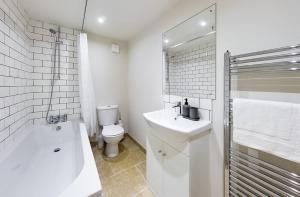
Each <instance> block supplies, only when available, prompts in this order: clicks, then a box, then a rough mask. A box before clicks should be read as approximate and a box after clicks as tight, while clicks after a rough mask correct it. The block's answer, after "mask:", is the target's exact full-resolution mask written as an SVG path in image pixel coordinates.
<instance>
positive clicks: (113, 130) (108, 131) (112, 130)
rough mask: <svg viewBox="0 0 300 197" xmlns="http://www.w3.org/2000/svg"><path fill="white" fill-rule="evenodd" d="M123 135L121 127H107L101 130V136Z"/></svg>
mask: <svg viewBox="0 0 300 197" xmlns="http://www.w3.org/2000/svg"><path fill="white" fill-rule="evenodd" d="M123 133H124V129H123V127H121V126H120V125H108V126H104V127H103V130H102V135H103V136H116V135H121V134H123Z"/></svg>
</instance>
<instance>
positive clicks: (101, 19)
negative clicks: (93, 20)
mask: <svg viewBox="0 0 300 197" xmlns="http://www.w3.org/2000/svg"><path fill="white" fill-rule="evenodd" d="M105 21H106V17H104V16H102V17H99V18H98V23H100V24H103V23H104V22H105Z"/></svg>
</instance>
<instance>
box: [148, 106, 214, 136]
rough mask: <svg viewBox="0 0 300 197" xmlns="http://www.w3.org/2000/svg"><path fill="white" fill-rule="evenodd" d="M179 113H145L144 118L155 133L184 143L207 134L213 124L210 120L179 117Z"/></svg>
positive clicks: (161, 111) (165, 111)
mask: <svg viewBox="0 0 300 197" xmlns="http://www.w3.org/2000/svg"><path fill="white" fill-rule="evenodd" d="M176 117H177V113H175V112H173V111H172V110H164V109H163V110H159V111H153V112H148V113H144V118H145V119H146V121H147V123H148V124H149V126H150V127H152V128H153V130H152V131H153V132H156V134H158V135H164V136H165V137H173V138H176V139H178V140H180V141H184V140H186V139H188V138H190V137H192V136H195V135H198V134H200V133H202V132H206V131H208V130H209V129H210V128H211V122H210V121H208V120H199V121H193V120H188V119H186V118H183V117H182V116H179V117H177V118H176Z"/></svg>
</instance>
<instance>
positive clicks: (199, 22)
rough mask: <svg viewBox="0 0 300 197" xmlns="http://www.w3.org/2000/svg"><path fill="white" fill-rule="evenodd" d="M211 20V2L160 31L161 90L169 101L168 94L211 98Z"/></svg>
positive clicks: (213, 92)
mask: <svg viewBox="0 0 300 197" xmlns="http://www.w3.org/2000/svg"><path fill="white" fill-rule="evenodd" d="M215 20H216V8H215V5H213V6H210V7H209V8H207V9H205V10H203V11H202V12H200V13H198V14H196V15H194V16H193V17H191V18H189V19H187V20H186V21H184V22H182V23H180V24H179V25H177V26H175V27H174V28H172V29H170V30H168V31H167V32H165V33H164V34H163V38H162V45H163V58H164V59H163V67H164V79H163V80H164V81H163V86H164V87H163V93H164V98H168V99H169V102H172V101H170V99H171V97H172V96H175V97H180V98H182V100H183V98H196V99H198V100H199V99H215V97H216V25H215ZM165 101H166V100H165Z"/></svg>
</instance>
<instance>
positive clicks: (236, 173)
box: [224, 45, 300, 197]
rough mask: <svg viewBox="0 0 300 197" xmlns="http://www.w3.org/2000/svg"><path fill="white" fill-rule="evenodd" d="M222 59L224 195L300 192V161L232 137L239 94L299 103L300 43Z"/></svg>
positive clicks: (297, 193)
mask: <svg viewBox="0 0 300 197" xmlns="http://www.w3.org/2000/svg"><path fill="white" fill-rule="evenodd" d="M224 63H225V65H224V162H225V163H224V178H225V188H224V191H225V196H226V197H227V196H234V197H237V196H275V197H276V196H300V164H299V163H295V162H292V161H289V160H286V159H282V158H280V157H277V156H275V155H272V154H268V153H265V152H263V151H260V150H256V149H252V148H250V147H245V146H242V145H239V144H235V143H234V142H233V140H232V132H233V108H232V101H233V98H234V97H235V96H237V95H238V96H241V95H244V96H245V95H246V96H247V97H249V95H251V96H250V97H253V98H254V99H268V98H269V99H270V100H277V101H278V100H279V101H285V102H286V101H287V102H296V103H300V45H295V46H288V47H281V48H275V49H270V50H263V51H258V52H253V53H246V54H241V55H231V53H230V52H229V51H227V52H226V53H225V55H224ZM249 121H251V120H249ZM299 132H300V131H299Z"/></svg>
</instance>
